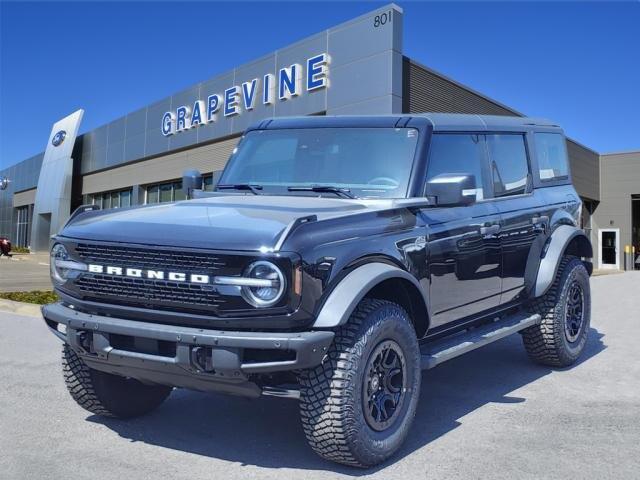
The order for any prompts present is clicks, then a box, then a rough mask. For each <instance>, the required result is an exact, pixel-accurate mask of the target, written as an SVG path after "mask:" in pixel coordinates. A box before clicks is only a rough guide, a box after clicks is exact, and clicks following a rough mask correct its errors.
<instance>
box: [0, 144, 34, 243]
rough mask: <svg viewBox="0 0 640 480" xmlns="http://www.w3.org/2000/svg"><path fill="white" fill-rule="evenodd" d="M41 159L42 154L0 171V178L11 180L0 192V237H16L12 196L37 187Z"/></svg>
mask: <svg viewBox="0 0 640 480" xmlns="http://www.w3.org/2000/svg"><path fill="white" fill-rule="evenodd" d="M43 157H44V153H40V154H38V155H34V156H33V157H30V158H27V159H26V160H23V161H22V162H20V163H17V164H15V165H13V166H11V167H9V168H6V169H4V170H0V177H7V178H9V180H11V183H9V187H8V188H7V189H6V190H0V237H9V238H15V237H16V218H15V214H14V212H15V210H14V208H13V194H14V193H15V192H22V191H24V190H29V189H32V188H35V187H36V186H37V185H38V178H39V176H40V168H41V167H42V159H43Z"/></svg>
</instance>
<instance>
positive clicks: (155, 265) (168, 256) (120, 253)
mask: <svg viewBox="0 0 640 480" xmlns="http://www.w3.org/2000/svg"><path fill="white" fill-rule="evenodd" d="M76 252H77V253H78V255H79V256H80V258H82V259H83V260H85V261H87V262H94V263H99V264H101V265H117V266H118V267H135V268H142V269H150V270H165V271H166V270H173V271H178V272H184V271H193V272H201V273H208V272H213V271H217V270H220V269H222V268H224V267H225V262H224V261H223V259H222V258H221V257H220V256H218V255H214V254H210V253H204V252H177V251H172V250H161V249H147V248H137V247H124V246H122V247H121V246H114V245H90V244H83V243H81V244H78V245H76Z"/></svg>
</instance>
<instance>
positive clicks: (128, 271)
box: [87, 264, 211, 284]
mask: <svg viewBox="0 0 640 480" xmlns="http://www.w3.org/2000/svg"><path fill="white" fill-rule="evenodd" d="M87 269H88V271H89V273H102V274H106V275H115V276H119V277H131V278H146V279H149V280H165V279H166V280H170V281H172V282H189V283H198V284H208V283H210V280H211V278H210V277H209V275H203V274H198V273H192V274H187V273H184V272H163V271H161V270H143V269H140V268H122V267H116V266H113V265H94V264H89V265H88V268H87Z"/></svg>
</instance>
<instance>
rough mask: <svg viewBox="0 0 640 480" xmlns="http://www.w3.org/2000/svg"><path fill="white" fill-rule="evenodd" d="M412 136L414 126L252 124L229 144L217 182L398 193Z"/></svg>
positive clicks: (284, 189) (403, 189) (269, 188)
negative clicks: (231, 147) (265, 126)
mask: <svg viewBox="0 0 640 480" xmlns="http://www.w3.org/2000/svg"><path fill="white" fill-rule="evenodd" d="M417 142H418V131H417V130H416V129H413V128H304V129H303V128H300V129H293V128H292V129H278V130H255V131H251V132H249V133H247V135H246V136H245V137H244V139H243V140H242V141H241V142H240V144H239V145H238V147H237V148H236V150H234V153H233V155H232V156H231V158H230V159H229V163H228V165H227V168H226V169H225V171H224V173H223V175H222V177H221V179H220V182H219V185H226V186H233V185H235V186H242V185H245V186H246V185H254V186H259V187H262V188H261V190H260V191H261V192H264V193H267V192H272V193H293V192H295V193H296V194H301V192H303V191H311V192H313V194H315V195H319V194H322V195H331V194H332V193H340V192H336V191H335V190H337V189H340V190H343V191H345V192H347V193H349V194H350V195H352V196H356V197H390V198H402V197H406V195H407V189H408V183H409V176H410V174H411V167H412V165H413V158H414V154H415V150H416V144H417ZM332 191H333V192H332Z"/></svg>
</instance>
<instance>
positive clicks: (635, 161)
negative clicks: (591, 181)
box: [593, 151, 640, 267]
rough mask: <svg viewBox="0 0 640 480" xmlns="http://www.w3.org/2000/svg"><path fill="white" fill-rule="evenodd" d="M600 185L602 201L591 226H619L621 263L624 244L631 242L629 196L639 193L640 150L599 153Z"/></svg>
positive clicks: (595, 228)
mask: <svg viewBox="0 0 640 480" xmlns="http://www.w3.org/2000/svg"><path fill="white" fill-rule="evenodd" d="M600 187H601V192H600V195H601V197H600V199H601V202H600V205H599V206H598V208H597V209H596V211H595V213H594V216H593V220H594V226H593V228H594V231H596V232H597V229H599V228H619V229H620V251H619V252H618V253H619V256H620V266H621V267H622V266H623V265H624V263H623V262H624V257H623V254H624V246H625V245H630V244H631V233H632V232H631V196H632V195H640V151H638V152H629V153H619V154H609V155H601V156H600ZM638 247H639V246H638V245H636V249H637V248H638ZM595 256H596V258H597V254H596V255H595Z"/></svg>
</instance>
